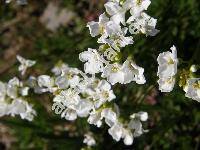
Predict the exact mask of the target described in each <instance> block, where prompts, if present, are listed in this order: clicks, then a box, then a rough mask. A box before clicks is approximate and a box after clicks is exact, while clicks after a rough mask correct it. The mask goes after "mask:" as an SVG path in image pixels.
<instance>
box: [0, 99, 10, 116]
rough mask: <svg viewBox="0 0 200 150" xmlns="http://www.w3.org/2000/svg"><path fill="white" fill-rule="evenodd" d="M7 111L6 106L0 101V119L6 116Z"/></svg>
mask: <svg viewBox="0 0 200 150" xmlns="http://www.w3.org/2000/svg"><path fill="white" fill-rule="evenodd" d="M8 109H9V108H8V104H7V103H5V102H3V101H0V117H2V116H4V115H7V113H8Z"/></svg>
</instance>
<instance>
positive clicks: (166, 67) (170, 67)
mask: <svg viewBox="0 0 200 150" xmlns="http://www.w3.org/2000/svg"><path fill="white" fill-rule="evenodd" d="M170 49H171V51H172V52H169V51H168V52H163V53H161V54H159V56H158V59H157V61H158V64H159V66H158V73H157V75H158V76H159V77H162V78H166V77H171V76H174V75H175V74H176V73H177V64H178V59H177V50H176V47H175V46H173V47H171V48H170Z"/></svg>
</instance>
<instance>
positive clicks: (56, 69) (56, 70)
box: [51, 63, 69, 76]
mask: <svg viewBox="0 0 200 150" xmlns="http://www.w3.org/2000/svg"><path fill="white" fill-rule="evenodd" d="M68 70H69V66H68V65H67V64H65V63H58V64H57V65H56V66H55V67H54V68H53V69H52V70H51V72H53V73H54V74H55V76H59V75H61V74H62V72H66V71H68Z"/></svg>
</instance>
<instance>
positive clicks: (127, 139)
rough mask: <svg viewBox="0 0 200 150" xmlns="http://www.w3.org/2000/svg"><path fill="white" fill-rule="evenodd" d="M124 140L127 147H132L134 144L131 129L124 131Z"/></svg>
mask: <svg viewBox="0 0 200 150" xmlns="http://www.w3.org/2000/svg"><path fill="white" fill-rule="evenodd" d="M122 137H123V139H124V144H125V145H132V144H133V139H134V137H133V133H132V132H131V130H130V129H124V130H123V136H122Z"/></svg>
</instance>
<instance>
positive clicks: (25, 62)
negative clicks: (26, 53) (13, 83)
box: [17, 55, 36, 75]
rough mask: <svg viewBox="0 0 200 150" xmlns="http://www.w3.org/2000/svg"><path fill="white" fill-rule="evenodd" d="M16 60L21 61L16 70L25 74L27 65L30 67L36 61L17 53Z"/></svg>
mask: <svg viewBox="0 0 200 150" xmlns="http://www.w3.org/2000/svg"><path fill="white" fill-rule="evenodd" d="M17 60H18V61H19V62H20V63H21V64H20V66H19V68H18V70H19V71H20V72H21V74H22V75H24V74H25V72H26V70H27V69H28V68H29V67H32V66H33V65H35V63H36V61H33V60H29V59H25V58H23V57H21V56H19V55H17Z"/></svg>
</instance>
